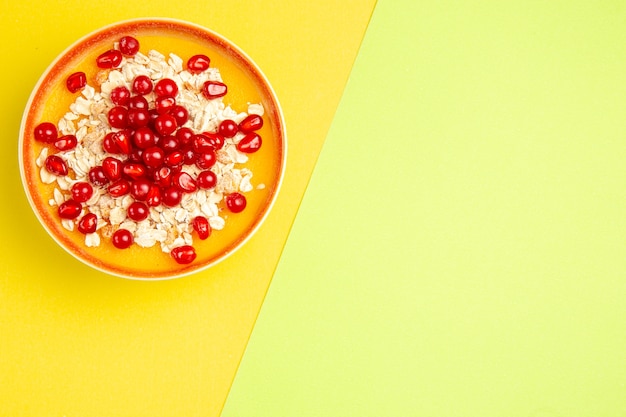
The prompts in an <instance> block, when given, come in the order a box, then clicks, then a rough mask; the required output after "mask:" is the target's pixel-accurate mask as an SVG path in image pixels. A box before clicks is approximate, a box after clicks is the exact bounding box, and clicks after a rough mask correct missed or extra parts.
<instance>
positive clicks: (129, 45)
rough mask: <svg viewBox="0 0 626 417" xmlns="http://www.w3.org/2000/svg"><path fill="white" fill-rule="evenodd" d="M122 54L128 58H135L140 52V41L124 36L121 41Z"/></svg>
mask: <svg viewBox="0 0 626 417" xmlns="http://www.w3.org/2000/svg"><path fill="white" fill-rule="evenodd" d="M119 46H120V52H121V53H122V54H124V55H126V56H133V55H135V54H136V53H137V52H139V41H138V40H137V39H135V38H133V37H132V36H124V37H122V38H121V39H120V43H119Z"/></svg>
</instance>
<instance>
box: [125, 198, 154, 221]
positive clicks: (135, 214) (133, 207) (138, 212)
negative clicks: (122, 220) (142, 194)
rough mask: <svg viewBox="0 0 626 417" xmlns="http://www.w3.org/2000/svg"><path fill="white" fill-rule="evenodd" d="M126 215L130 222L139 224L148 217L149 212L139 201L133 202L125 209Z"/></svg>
mask: <svg viewBox="0 0 626 417" xmlns="http://www.w3.org/2000/svg"><path fill="white" fill-rule="evenodd" d="M126 214H127V215H128V217H130V219H131V220H134V221H136V222H140V221H142V220H146V219H147V218H148V215H149V214H150V210H149V209H148V206H146V205H145V204H144V203H142V202H140V201H135V202H133V203H131V204H130V206H128V208H127V209H126Z"/></svg>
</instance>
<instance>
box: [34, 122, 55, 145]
mask: <svg viewBox="0 0 626 417" xmlns="http://www.w3.org/2000/svg"><path fill="white" fill-rule="evenodd" d="M57 137H58V132H57V127H56V126H55V125H54V124H52V123H50V122H43V123H40V124H38V125H37V127H35V140H36V141H38V142H43V143H54V141H56V140H57Z"/></svg>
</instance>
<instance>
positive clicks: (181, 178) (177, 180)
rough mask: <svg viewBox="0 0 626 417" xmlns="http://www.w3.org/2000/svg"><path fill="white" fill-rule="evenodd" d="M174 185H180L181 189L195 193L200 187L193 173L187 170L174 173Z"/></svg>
mask: <svg viewBox="0 0 626 417" xmlns="http://www.w3.org/2000/svg"><path fill="white" fill-rule="evenodd" d="M172 185H174V186H176V187H178V188H179V189H180V190H181V191H184V192H186V193H193V192H194V191H196V190H197V189H198V184H196V180H194V179H193V178H192V177H191V175H189V174H188V173H187V172H185V171H181V172H178V173H176V174H174V175H172Z"/></svg>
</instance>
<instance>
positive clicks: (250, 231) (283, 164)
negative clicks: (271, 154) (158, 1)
mask: <svg viewBox="0 0 626 417" xmlns="http://www.w3.org/2000/svg"><path fill="white" fill-rule="evenodd" d="M141 24H158V25H168V26H169V29H173V30H178V29H182V28H185V27H186V28H188V29H189V28H190V29H193V30H195V31H197V32H200V33H202V34H204V35H208V38H210V39H211V40H212V41H214V42H216V43H217V44H218V45H217V46H219V47H220V48H226V49H228V50H232V51H234V52H235V53H236V55H238V56H239V57H240V58H241V60H242V63H243V64H245V66H246V67H248V68H249V69H250V71H251V72H252V73H253V74H254V75H255V77H258V81H259V82H260V83H261V84H262V86H263V88H264V89H266V90H267V96H268V98H269V100H270V101H271V102H272V103H273V107H274V110H275V120H276V121H277V122H278V123H276V124H277V126H276V127H275V128H276V132H275V135H277V136H279V140H278V141H277V143H279V144H280V145H281V155H282V157H281V158H280V164H279V166H278V170H279V172H278V176H277V178H276V181H275V183H274V184H272V185H273V187H272V188H273V193H272V195H271V197H269V198H268V202H267V203H266V204H265V205H263V206H262V210H263V211H262V213H261V215H260V216H259V217H258V218H257V219H256V220H255V221H254V223H253V224H252V225H251V226H250V227H248V228H246V229H245V230H244V232H243V233H242V235H241V236H239V238H238V239H236V240H234V243H233V244H232V246H227V247H226V248H225V249H224V251H223V253H221V254H220V255H217V256H216V257H214V258H212V259H210V260H209V261H208V262H206V263H202V264H193V263H192V264H190V265H189V266H186V267H185V266H183V267H182V268H181V269H180V270H179V271H175V272H171V273H170V272H169V271H168V272H164V273H159V274H158V275H154V276H146V275H141V274H133V273H130V274H127V273H124V272H121V271H119V270H118V269H117V268H115V269H114V268H111V269H107V268H105V267H104V266H101V265H100V264H97V263H94V262H91V261H90V260H88V259H85V257H84V256H81V254H80V253H76V252H75V251H73V250H72V249H71V248H70V247H68V245H67V244H66V242H64V241H63V240H61V239H60V237H59V236H57V234H56V233H55V232H54V231H53V230H52V229H51V226H49V225H48V224H47V222H46V221H45V219H44V218H43V216H42V214H41V213H40V210H39V208H38V205H37V204H36V202H35V200H34V198H33V196H32V194H31V193H32V191H31V189H30V185H31V184H30V181H29V178H28V175H27V173H26V167H25V165H24V141H25V129H26V125H27V122H28V119H29V113H30V110H31V108H32V105H33V102H34V101H35V98H36V97H37V95H38V93H39V92H40V90H41V89H42V84H43V83H44V81H45V80H46V79H47V77H48V76H49V75H50V73H51V72H53V71H54V70H55V69H56V67H57V65H59V63H60V62H61V61H62V60H64V59H67V57H68V56H69V55H70V54H71V53H72V51H74V50H75V49H77V48H78V47H79V46H80V45H82V44H84V43H86V42H87V41H89V40H90V39H92V38H96V37H97V36H98V35H103V36H104V35H106V34H107V33H108V32H110V31H111V30H115V29H119V28H122V27H126V26H133V25H135V26H137V25H141ZM273 122H274V121H273ZM287 143H288V139H287V128H286V122H285V116H284V112H283V109H282V106H281V104H280V101H279V99H278V96H277V94H276V92H275V90H274V88H273V86H272V84H271V83H270V81H269V79H268V78H267V76H266V75H265V73H264V72H263V71H262V69H261V68H260V67H259V66H258V65H257V64H256V62H255V61H254V60H253V59H252V58H251V57H250V56H249V55H248V54H247V53H246V52H245V51H244V50H243V49H242V48H240V47H239V46H238V45H237V44H236V43H234V42H233V41H231V40H229V39H227V38H226V37H225V36H223V35H221V34H220V33H218V32H216V31H214V30H212V29H210V28H207V27H205V26H202V25H200V24H197V23H193V22H190V21H186V20H182V19H177V18H169V17H139V18H132V19H125V20H120V21H116V22H113V23H110V24H107V25H104V26H101V27H99V28H97V29H95V30H92V31H90V32H88V33H86V34H85V35H83V36H81V37H80V38H78V39H76V40H75V41H74V42H72V43H71V44H70V45H69V46H67V47H66V48H65V49H64V50H62V51H61V52H60V53H59V54H58V55H57V56H56V57H55V59H54V60H53V61H52V62H51V63H50V64H49V65H48V66H47V68H46V69H45V70H44V71H43V73H42V74H41V75H40V77H39V79H38V80H37V82H36V83H35V85H34V87H33V89H32V90H31V93H30V95H29V98H28V100H27V102H26V105H25V107H24V112H23V114H22V119H21V123H20V128H19V134H18V165H19V170H20V177H21V182H22V187H23V189H24V193H25V194H26V198H27V200H28V203H29V205H30V207H31V209H32V211H33V213H34V214H35V216H36V218H37V219H38V221H39V223H40V224H41V225H42V226H43V227H44V230H46V232H47V234H48V235H49V236H50V237H52V239H53V240H54V241H55V242H56V243H57V244H58V245H59V246H60V247H62V248H63V249H64V250H65V251H66V252H67V253H69V254H70V255H71V256H72V257H73V258H75V259H77V260H79V261H80V262H82V263H83V264H85V265H87V266H89V267H91V268H93V269H95V270H98V271H100V272H103V273H105V274H107V275H111V276H116V277H119V278H125V279H129V280H137V281H162V280H170V279H176V278H182V277H185V276H189V275H193V274H196V273H198V272H201V271H204V270H207V269H209V268H211V267H213V266H215V265H217V264H219V263H221V262H223V261H224V260H226V259H228V258H229V257H230V256H231V255H233V254H234V253H235V252H237V251H238V250H239V249H241V247H243V246H244V245H245V244H246V243H247V242H248V241H249V240H250V239H251V238H252V237H253V236H254V235H255V234H256V232H257V231H258V230H259V229H260V228H261V226H262V225H263V223H265V220H266V219H267V217H268V216H269V214H270V212H271V211H272V209H273V207H274V205H275V203H276V200H277V199H278V194H279V192H280V189H281V188H282V183H283V181H284V177H285V171H286V169H287V151H288V146H287ZM68 233H69V232H68ZM104 263H105V262H104V261H103V264H104Z"/></svg>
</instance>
